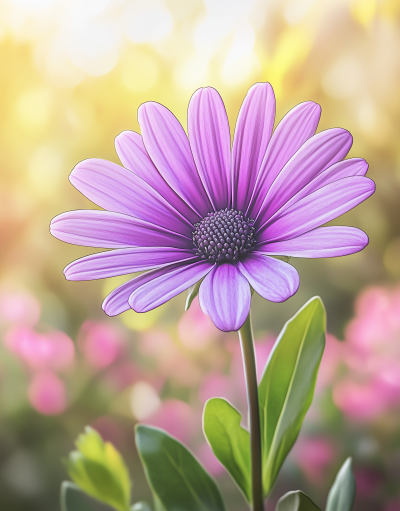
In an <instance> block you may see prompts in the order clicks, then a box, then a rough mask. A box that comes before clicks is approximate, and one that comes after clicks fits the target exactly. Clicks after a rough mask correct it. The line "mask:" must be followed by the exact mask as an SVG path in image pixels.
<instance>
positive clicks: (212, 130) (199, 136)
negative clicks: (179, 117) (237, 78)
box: [188, 87, 231, 211]
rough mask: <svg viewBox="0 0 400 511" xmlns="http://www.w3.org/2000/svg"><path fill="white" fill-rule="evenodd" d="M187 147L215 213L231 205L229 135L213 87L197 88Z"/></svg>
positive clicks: (193, 100)
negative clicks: (190, 150) (190, 151)
mask: <svg viewBox="0 0 400 511" xmlns="http://www.w3.org/2000/svg"><path fill="white" fill-rule="evenodd" d="M188 132H189V140H190V147H191V149H192V152H193V157H194V161H195V163H196V167H197V170H198V172H199V174H200V177H201V180H202V181H203V184H204V187H205V189H206V191H207V193H208V196H209V198H210V201H211V203H212V205H213V206H214V209H215V210H216V211H218V210H220V209H223V208H226V207H227V206H229V205H230V199H231V175H230V170H231V169H230V163H231V162H230V160H231V135H230V131H229V123H228V117H227V115H226V110H225V106H224V103H223V101H222V98H221V96H220V95H219V94H218V92H217V91H216V90H215V89H213V88H212V87H206V88H204V89H198V90H197V91H196V92H195V93H194V94H193V96H192V98H191V100H190V103H189V108H188Z"/></svg>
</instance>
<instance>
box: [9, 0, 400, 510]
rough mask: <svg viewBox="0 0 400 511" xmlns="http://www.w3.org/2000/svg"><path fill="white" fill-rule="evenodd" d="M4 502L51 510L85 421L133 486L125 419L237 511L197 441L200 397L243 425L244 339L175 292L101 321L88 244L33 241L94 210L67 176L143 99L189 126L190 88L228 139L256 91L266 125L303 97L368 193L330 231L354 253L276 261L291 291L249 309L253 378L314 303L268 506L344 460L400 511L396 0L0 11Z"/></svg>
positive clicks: (387, 506) (19, 2)
mask: <svg viewBox="0 0 400 511" xmlns="http://www.w3.org/2000/svg"><path fill="white" fill-rule="evenodd" d="M0 64H1V65H0V112H1V117H0V118H1V121H0V169H1V184H0V229H1V233H0V239H1V247H2V249H1V255H0V257H1V269H0V335H1V339H0V508H1V509H7V510H8V511H19V510H26V509H29V510H30V511H35V510H38V511H39V510H40V511H44V510H46V511H47V510H56V509H59V505H58V493H59V487H60V483H61V481H62V480H63V479H65V478H66V477H67V475H66V471H65V468H64V467H63V465H62V462H61V458H62V457H63V456H65V455H66V454H67V453H68V452H69V451H70V450H71V449H72V448H73V441H74V439H75V438H76V436H77V435H78V434H79V433H80V432H81V431H82V429H83V427H84V426H85V425H86V424H90V425H92V426H93V427H95V428H96V429H98V431H99V432H100V433H101V434H102V436H103V437H104V438H105V439H107V440H111V441H112V442H114V443H115V445H116V446H117V448H118V449H120V450H121V451H122V453H123V455H124V457H125V459H126V461H127V463H128V465H129V468H130V470H131V475H132V478H133V482H134V486H133V499H134V501H137V500H139V499H142V498H143V499H146V498H147V499H148V498H149V490H148V488H147V485H146V483H145V481H144V477H143V473H142V469H141V466H140V463H139V460H138V457H137V454H136V452H135V446H134V436H133V426H134V424H135V423H137V422H138V421H143V422H146V423H150V424H155V425H158V426H160V427H163V428H165V429H166V430H168V431H169V432H170V433H171V434H173V435H175V436H176V437H177V438H179V439H180V440H182V441H183V442H184V443H185V444H186V445H188V446H190V447H191V449H192V450H193V451H194V452H195V453H196V454H197V455H198V457H199V458H200V459H201V460H202V461H203V463H204V464H205V466H206V467H207V468H208V470H209V471H210V472H211V473H212V474H214V475H215V476H216V477H217V478H218V481H219V483H220V485H221V487H222V488H223V491H224V492H225V495H226V500H227V503H228V508H229V509H230V510H232V511H236V510H238V511H239V510H244V509H246V505H245V503H244V501H243V499H242V497H241V496H240V495H239V493H238V491H237V490H236V489H235V488H234V486H233V484H232V482H231V481H230V479H229V477H228V476H227V475H226V473H225V472H224V470H223V469H222V467H221V466H220V465H219V464H218V462H217V461H216V459H215V458H214V457H213V454H212V453H211V451H210V450H209V448H208V446H207V444H206V443H205V441H204V438H203V436H202V432H201V413H202V408H203V405H204V402H205V401H206V400H207V399H208V398H209V397H212V396H221V397H226V398H228V399H229V400H231V401H232V403H234V404H235V405H236V406H237V407H238V408H239V409H240V410H241V411H242V412H244V413H245V410H246V406H245V395H244V382H243V373H242V366H241V360H240V352H239V344H238V340H237V338H236V336H235V335H233V334H232V335H231V334H222V333H220V332H219V331H218V330H217V329H216V328H215V327H214V326H213V325H212V324H211V323H210V321H209V320H208V318H207V317H206V316H204V315H203V314H202V313H201V311H200V309H199V306H198V303H197V301H195V302H194V303H193V305H192V307H191V309H190V310H189V311H188V312H187V313H183V309H184V302H185V296H183V295H182V296H179V297H177V298H176V299H174V300H172V301H171V302H169V303H168V304H166V305H164V306H162V307H160V308H158V309H156V310H155V311H153V312H150V313H146V314H142V315H140V314H136V313H134V312H133V311H129V312H126V313H124V314H122V315H121V316H119V317H117V318H113V319H111V318H107V317H106V316H105V315H104V313H103V312H102V310H101V302H102V300H103V298H104V297H105V295H106V294H107V293H109V292H110V291H111V290H112V289H113V288H114V287H116V286H117V285H118V284H119V283H120V282H121V279H118V278H115V279H109V280H108V281H94V282H81V283H78V282H67V281H65V279H64V277H63V274H62V270H63V268H64V266H65V265H66V264H67V263H69V262H70V261H72V260H74V259H76V258H78V257H81V256H83V255H86V254H88V253H89V249H86V248H82V247H74V246H72V245H66V244H63V243H61V242H60V241H57V240H56V239H53V238H52V237H51V236H50V234H49V228H48V226H49V222H50V220H51V218H52V217H54V216H55V215H57V214H59V213H60V212H63V211H65V210H72V209H78V208H91V207H93V205H92V204H91V203H90V202H89V201H88V200H86V199H85V198H84V197H83V196H81V195H80V194H79V193H78V192H77V191H76V190H75V189H74V188H73V187H72V186H71V185H70V184H69V181H68V175H69V172H70V171H71V170H72V168H73V167H74V165H75V164H76V163H77V162H79V161H80V160H83V159H85V158H89V157H97V158H105V159H108V160H111V161H114V162H117V163H118V159H117V156H116V153H115V150H114V138H115V136H117V135H118V134H119V133H120V132H121V131H123V130H126V129H131V130H136V131H138V130H139V126H138V123H137V117H136V112H137V109H138V107H139V105H140V104H141V103H142V102H144V101H147V100H155V101H158V102H160V103H163V104H165V105H166V106H167V107H168V108H170V109H171V110H172V111H173V112H174V113H175V114H176V116H177V117H178V118H179V120H180V121H181V122H182V124H183V125H184V126H185V127H186V109H187V104H188V101H189V99H190V96H191V94H192V93H193V92H194V90H195V89H196V88H198V87H200V86H206V85H211V86H214V87H216V88H217V89H218V90H219V92H220V93H221V95H222V97H223V99H224V101H225V104H226V108H227V111H228V116H229V120H230V123H231V129H232V131H233V127H234V123H235V119H236V116H237V113H238V111H239V108H240V104H241V101H242V99H243V97H244V96H245V94H246V92H247V90H248V88H249V87H250V86H251V85H252V84H253V83H255V82H257V81H269V82H271V84H272V85H273V87H274V89H275V94H276V98H277V120H279V119H280V118H281V117H282V116H283V115H284V114H285V113H286V112H287V111H288V110H289V109H290V108H292V107H293V106H295V105H296V104H297V103H299V102H302V101H305V100H313V101H316V102H318V103H320V104H321V106H322V119H321V122H320V125H319V130H322V129H327V128H330V127H334V126H340V127H343V128H346V129H348V130H349V131H350V132H351V133H352V134H353V136H354V145H353V148H352V150H351V152H350V156H352V157H354V156H359V157H363V158H365V159H366V160H367V161H368V162H369V164H370V170H369V174H368V175H369V176H370V177H371V178H372V179H374V180H375V181H376V183H377V193H376V194H375V195H374V196H373V197H372V198H371V199H369V200H368V201H367V202H365V203H363V204H361V205H360V206H359V207H357V208H356V209H355V210H354V211H352V212H350V213H348V214H347V215H345V217H342V218H341V219H340V220H339V221H337V223H339V224H345V225H354V226H357V227H360V228H361V229H364V230H365V231H366V232H367V233H368V235H369V237H370V244H369V246H368V247H367V248H366V249H365V250H364V251H363V252H362V253H359V254H355V255H352V256H348V257H343V258H335V259H324V260H301V259H298V260H294V259H292V260H291V263H293V264H294V266H295V267H296V268H297V269H298V270H299V273H300V277H301V287H300V290H299V292H298V293H297V294H296V295H295V296H294V297H293V298H291V299H290V300H288V301H287V302H286V303H284V304H271V303H269V302H266V301H263V300H261V299H260V298H259V297H257V296H255V297H254V299H253V312H254V324H255V334H256V339H257V353H258V362H259V373H260V374H261V371H262V368H263V366H264V364H265V361H266V360H267V357H268V353H269V351H270V349H271V346H272V343H273V341H274V339H275V338H276V334H277V333H278V332H279V330H280V329H281V328H282V326H283V324H284V322H285V321H286V320H287V319H289V318H290V317H291V316H292V315H293V314H294V313H295V312H296V311H297V310H298V308H299V307H300V306H302V305H303V304H304V302H305V301H306V300H308V299H309V298H310V297H311V296H313V295H316V294H318V295H320V296H321V297H322V299H323V301H324V303H325V305H326V308H327V313H328V329H329V332H330V335H329V336H328V343H327V349H326V352H325V355H324V358H323V362H322V368H321V371H320V375H319V380H318V388H317V393H316V397H315V400H314V403H313V405H312V408H311V410H310V412H309V413H308V415H307V418H306V421H305V425H304V427H303V430H302V432H301V435H300V437H299V440H298V442H297V444H296V447H295V449H294V450H293V451H292V453H291V454H290V456H289V458H288V460H287V462H286V463H285V465H284V468H283V471H282V473H281V475H280V476H279V479H278V482H277V485H276V487H275V489H274V492H273V494H272V496H271V499H270V501H269V503H268V510H272V509H274V502H275V501H276V500H277V498H279V497H280V496H281V495H282V494H283V493H284V492H286V491H289V490H294V489H302V490H303V491H306V492H307V493H309V494H310V496H311V497H312V498H313V499H314V500H315V501H316V502H317V504H318V505H320V506H321V507H322V506H324V503H325V499H326V496H327V491H328V489H329V487H330V485H331V483H332V481H333V478H334V474H335V473H336V471H337V469H338V468H339V466H340V465H341V464H342V462H343V461H344V459H345V458H346V457H347V456H349V455H351V456H353V459H354V470H355V473H356V478H357V484H358V494H357V501H356V507H355V509H356V510H384V511H396V510H400V484H399V482H400V286H399V280H400V217H399V212H400V211H399V210H400V206H399V204H400V202H399V197H400V149H399V147H400V146H399V139H400V122H399V121H400V94H399V88H400V2H399V1H398V0H203V1H201V0H165V1H162V0H146V1H145V0H137V1H135V0H68V1H67V0H9V1H6V0H0Z"/></svg>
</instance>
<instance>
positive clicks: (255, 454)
mask: <svg viewBox="0 0 400 511" xmlns="http://www.w3.org/2000/svg"><path fill="white" fill-rule="evenodd" d="M239 339H240V345H241V348H242V356H243V366H244V375H245V379H246V390H247V403H248V407H249V430H250V449H251V492H252V510H253V511H264V502H263V490H262V461H261V430H260V410H259V405H258V385H257V369H256V357H255V353H254V341H253V329H252V327H251V319H250V313H249V315H248V316H247V319H246V321H245V323H244V325H243V326H242V328H241V329H240V330H239Z"/></svg>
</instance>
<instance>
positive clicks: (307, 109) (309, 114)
mask: <svg viewBox="0 0 400 511" xmlns="http://www.w3.org/2000/svg"><path fill="white" fill-rule="evenodd" d="M320 116H321V107H320V106H319V105H317V104H316V103H313V102H312V101H307V102H305V103H300V104H299V105H297V106H295V107H294V108H292V110H290V112H288V113H287V114H286V115H285V117H284V118H283V119H282V120H281V122H280V123H279V124H278V126H277V127H276V129H275V131H274V133H273V135H272V137H271V141H270V143H269V145H268V149H267V152H266V153H265V157H264V160H263V162H262V165H261V169H260V172H259V174H258V177H257V181H256V184H255V187H254V194H253V197H252V200H251V202H250V206H249V209H248V214H249V216H250V217H251V218H255V217H256V216H257V214H258V212H259V210H260V208H261V205H262V203H263V202H264V199H265V195H266V193H267V191H268V190H269V188H270V186H271V185H272V183H273V182H274V180H275V178H276V176H277V175H278V174H279V172H280V171H281V170H282V169H283V167H284V166H285V165H286V163H287V162H288V161H289V160H290V158H291V157H292V156H293V155H294V154H295V153H296V152H297V151H298V150H299V149H300V147H301V146H302V145H303V144H304V143H305V142H306V141H307V140H308V139H309V138H310V137H312V136H313V135H314V134H315V131H316V129H317V126H318V122H319V118H320Z"/></svg>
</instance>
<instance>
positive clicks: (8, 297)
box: [0, 288, 40, 326]
mask: <svg viewBox="0 0 400 511" xmlns="http://www.w3.org/2000/svg"><path fill="white" fill-rule="evenodd" d="M39 317H40V303H39V301H38V300H37V299H36V298H35V296H33V295H32V294H30V293H28V292H26V291H15V290H14V291H13V290H10V289H7V288H2V289H1V290H0V322H1V323H18V324H23V325H30V326H33V325H34V324H36V323H37V322H38V320H39Z"/></svg>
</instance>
